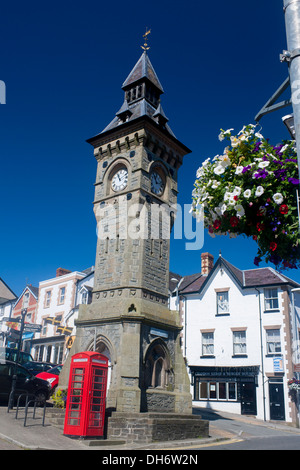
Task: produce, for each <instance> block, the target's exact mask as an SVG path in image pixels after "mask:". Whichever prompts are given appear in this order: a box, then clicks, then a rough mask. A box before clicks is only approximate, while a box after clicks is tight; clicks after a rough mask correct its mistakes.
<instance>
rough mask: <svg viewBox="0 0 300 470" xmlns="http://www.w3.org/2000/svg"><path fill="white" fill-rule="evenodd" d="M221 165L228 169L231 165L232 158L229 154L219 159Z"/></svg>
mask: <svg viewBox="0 0 300 470" xmlns="http://www.w3.org/2000/svg"><path fill="white" fill-rule="evenodd" d="M219 164H220V165H222V166H223V167H224V168H226V167H228V166H229V165H230V164H231V161H230V158H229V157H228V155H227V154H225V155H221V156H220V157H219Z"/></svg>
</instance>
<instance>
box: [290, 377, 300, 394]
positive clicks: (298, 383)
mask: <svg viewBox="0 0 300 470" xmlns="http://www.w3.org/2000/svg"><path fill="white" fill-rule="evenodd" d="M288 387H289V390H290V391H292V390H295V391H296V392H298V391H300V380H297V379H295V378H293V379H291V380H289V381H288Z"/></svg>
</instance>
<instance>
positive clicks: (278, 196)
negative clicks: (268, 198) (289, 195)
mask: <svg viewBox="0 0 300 470" xmlns="http://www.w3.org/2000/svg"><path fill="white" fill-rule="evenodd" d="M273 200H274V201H275V202H276V204H281V203H282V201H283V195H282V194H281V193H276V194H274V195H273Z"/></svg>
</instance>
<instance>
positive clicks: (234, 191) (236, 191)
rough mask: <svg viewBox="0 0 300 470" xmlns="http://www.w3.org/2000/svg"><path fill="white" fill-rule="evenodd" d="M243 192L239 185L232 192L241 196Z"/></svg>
mask: <svg viewBox="0 0 300 470" xmlns="http://www.w3.org/2000/svg"><path fill="white" fill-rule="evenodd" d="M241 192H242V188H240V187H239V186H235V187H234V190H233V192H232V194H233V195H234V196H239V195H240V194H241Z"/></svg>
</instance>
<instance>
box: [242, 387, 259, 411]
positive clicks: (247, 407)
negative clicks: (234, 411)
mask: <svg viewBox="0 0 300 470" xmlns="http://www.w3.org/2000/svg"><path fill="white" fill-rule="evenodd" d="M241 414H242V415H256V414H257V410H256V386H255V383H254V382H242V383H241Z"/></svg>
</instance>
